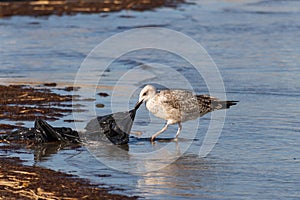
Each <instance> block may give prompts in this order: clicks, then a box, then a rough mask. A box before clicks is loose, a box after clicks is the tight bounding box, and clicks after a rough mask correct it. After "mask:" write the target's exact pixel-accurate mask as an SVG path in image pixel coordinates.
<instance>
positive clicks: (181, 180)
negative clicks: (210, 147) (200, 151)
mask: <svg viewBox="0 0 300 200" xmlns="http://www.w3.org/2000/svg"><path fill="white" fill-rule="evenodd" d="M209 169H210V167H209V165H208V164H207V163H206V162H205V161H204V160H203V159H201V158H199V157H198V156H197V155H184V156H182V157H180V158H179V159H178V160H176V161H175V162H173V163H172V164H170V165H168V166H166V167H165V168H163V169H161V170H159V171H154V172H149V173H146V174H144V175H143V176H141V177H140V179H139V180H138V182H137V187H138V188H139V189H140V190H143V192H144V193H145V194H147V195H151V196H152V195H154V196H156V195H159V196H160V197H161V196H168V197H170V196H190V197H193V196H195V197H196V196H197V192H196V191H197V190H199V189H200V188H201V187H202V185H201V180H202V178H203V177H205V176H209V174H208V173H207V171H209ZM205 179H208V178H207V177H205ZM187 180H188V181H187ZM191 183H193V184H191ZM152 197H153V196H152ZM198 197H199V196H198Z"/></svg>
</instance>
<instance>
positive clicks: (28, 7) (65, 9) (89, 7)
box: [0, 0, 183, 18]
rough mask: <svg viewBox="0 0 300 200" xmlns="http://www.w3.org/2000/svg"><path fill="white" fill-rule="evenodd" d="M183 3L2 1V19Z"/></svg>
mask: <svg viewBox="0 0 300 200" xmlns="http://www.w3.org/2000/svg"><path fill="white" fill-rule="evenodd" d="M182 2H183V1H182V0H118V1H116V0H107V1H101V0H72V1H68V0H46V1H44V0H13V1H9V0H2V1H0V18H1V17H10V16H14V15H21V16H36V17H37V16H48V15H58V16H61V15H74V14H76V13H107V12H117V11H121V10H136V11H145V10H151V9H154V8H158V7H162V6H165V7H176V5H177V4H179V3H182Z"/></svg>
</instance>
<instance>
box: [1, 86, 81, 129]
mask: <svg viewBox="0 0 300 200" xmlns="http://www.w3.org/2000/svg"><path fill="white" fill-rule="evenodd" d="M53 86H54V85H53V83H52V85H49V84H44V85H41V86H39V87H31V86H29V85H9V86H5V85H0V119H6V120H10V121H11V122H10V123H9V122H5V123H4V122H1V123H0V133H7V132H8V131H11V130H13V129H16V128H21V127H23V122H24V121H34V120H35V119H36V118H40V119H44V120H47V121H55V120H58V119H60V118H61V117H63V116H65V115H67V114H70V113H71V112H72V104H71V102H72V100H75V101H76V100H78V101H79V100H80V99H79V97H76V96H72V95H70V94H66V95H63V94H56V93H54V92H53V91H52V89H53ZM55 86H56V85H55ZM58 89H59V88H58ZM61 89H64V90H67V91H68V92H69V91H72V90H73V88H70V87H67V88H61ZM77 111H78V112H80V111H83V110H82V109H81V108H80V105H79V106H78V109H77ZM13 122H15V124H12V123H13Z"/></svg>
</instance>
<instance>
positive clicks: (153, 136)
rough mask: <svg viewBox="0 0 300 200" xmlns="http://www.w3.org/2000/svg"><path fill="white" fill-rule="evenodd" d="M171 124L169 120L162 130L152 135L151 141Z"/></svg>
mask: <svg viewBox="0 0 300 200" xmlns="http://www.w3.org/2000/svg"><path fill="white" fill-rule="evenodd" d="M169 125H170V124H169V123H168V122H167V123H166V125H165V126H164V127H163V128H162V129H161V130H160V131H158V132H157V133H155V134H154V135H152V136H151V142H153V141H154V140H155V138H156V137H157V136H158V135H159V134H161V133H162V132H164V131H165V130H167V128H168V126H169Z"/></svg>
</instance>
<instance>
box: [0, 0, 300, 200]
mask: <svg viewBox="0 0 300 200" xmlns="http://www.w3.org/2000/svg"><path fill="white" fill-rule="evenodd" d="M191 2H193V4H183V5H180V6H179V7H178V8H177V9H172V8H160V9H156V10H154V11H146V12H134V11H124V12H117V13H109V14H105V15H104V14H91V15H82V14H78V15H75V16H62V17H58V16H49V17H46V18H44V17H41V18H39V17H38V18H32V17H11V18H4V19H1V20H0V35H1V37H0V40H1V42H0V52H1V54H0V56H1V57H0V58H1V59H0V72H1V73H0V74H1V75H0V76H1V77H0V78H1V79H0V80H1V83H6V84H7V83H10V82H28V81H30V82H49V81H51V82H58V83H60V84H61V85H66V84H73V82H74V79H75V76H76V72H77V70H78V69H79V67H80V64H81V63H82V62H83V60H84V58H85V57H86V56H87V55H88V54H89V52H90V51H91V50H92V49H93V48H94V47H95V46H96V45H97V44H99V43H100V42H102V41H103V40H104V39H106V38H108V37H109V36H112V35H114V34H116V33H119V32H122V31H125V30H129V29H132V28H140V27H151V26H155V27H164V28H169V29H172V30H176V31H180V32H182V33H184V34H187V35H188V36H190V37H191V38H193V39H195V40H196V41H197V42H199V43H200V44H201V45H203V47H204V48H205V49H206V50H207V51H208V53H209V54H210V56H211V57H212V59H213V60H214V62H215V63H216V64H217V66H218V68H219V70H220V73H221V75H222V78H223V80H224V84H225V88H226V93H227V98H228V99H230V100H239V101H240V103H239V104H238V105H237V106H235V107H233V108H232V109H230V110H228V111H227V113H226V121H225V124H224V128H223V130H222V133H221V136H220V138H219V140H218V143H217V144H216V146H215V147H214V149H213V151H211V152H210V154H209V155H208V156H207V157H205V158H200V157H198V153H199V149H200V146H201V144H202V141H203V137H204V134H203V133H205V132H206V130H207V128H208V125H209V122H210V120H211V119H210V115H207V116H205V117H204V118H203V119H202V120H200V121H199V127H197V126H196V125H197V124H198V121H195V122H188V123H185V124H184V125H183V132H182V134H181V140H179V141H178V142H177V143H176V142H173V141H168V142H163V141H160V142H157V143H156V145H154V146H153V145H151V144H150V143H149V142H147V141H144V140H135V139H131V141H130V144H129V151H128V152H127V153H126V152H125V153H124V152H123V154H116V153H115V154H114V153H113V151H111V149H110V148H109V147H106V146H104V147H103V146H101V145H100V144H97V143H96V144H90V145H94V146H88V145H87V146H82V147H80V148H75V149H73V148H66V149H63V150H60V151H59V152H58V153H55V154H50V155H48V156H46V157H43V158H41V159H40V160H37V161H34V158H33V154H28V151H29V152H32V151H30V150H24V152H17V153H7V154H11V155H16V154H18V155H21V157H22V158H24V159H26V160H28V161H29V162H28V164H35V165H39V166H44V167H47V168H51V169H55V170H60V171H64V172H68V173H72V174H75V175H78V176H80V177H84V178H88V179H90V180H91V181H92V182H94V183H98V184H102V183H104V184H107V185H113V186H115V187H117V188H121V189H123V190H118V191H115V192H117V193H124V194H129V195H139V196H141V197H146V198H148V199H166V198H168V199H186V198H194V199H255V198H256V199H299V198H300V191H299V185H300V162H299V160H300V156H299V155H300V148H299V144H300V139H299V133H300V129H299V124H300V120H299V116H300V111H299V107H300V101H299V97H300V68H299V64H300V59H299V53H300V43H299V40H298V38H299V37H300V24H299V20H298V19H299V17H300V10H299V8H300V5H299V2H298V1H292V0H288V1H275V0H274V1H273V0H270V1H254V0H253V1H250V0H249V1H191ZM124 16H126V17H124ZM178 45H180V44H178ZM103 59H106V58H103ZM154 62H155V63H160V64H166V65H168V66H172V67H173V69H174V70H175V71H177V72H179V73H180V74H183V75H184V76H185V77H188V80H189V81H190V82H192V83H193V84H194V85H193V86H194V89H195V90H196V92H199V93H206V92H207V87H206V85H205V83H204V82H202V79H201V78H199V77H198V78H199V79H197V78H195V77H194V76H193V74H194V71H193V69H192V67H191V66H189V64H188V63H186V61H184V60H182V59H181V58H178V57H176V56H174V55H170V54H168V53H161V52H156V51H151V50H147V51H144V52H132V53H131V54H128V55H124V56H123V57H121V58H119V59H118V60H116V61H115V62H114V63H113V64H112V65H111V67H110V70H107V71H106V72H105V73H104V76H103V79H101V81H102V82H101V84H102V85H100V86H99V89H98V90H99V91H102V92H103V91H104V92H107V93H109V94H111V95H112V92H113V91H114V95H118V97H119V98H118V99H121V100H120V101H119V102H118V101H117V102H116V103H115V104H114V106H115V107H114V108H111V104H110V101H111V96H110V97H107V98H101V97H96V99H97V100H96V101H97V102H100V103H104V104H105V107H104V108H103V109H100V108H99V109H96V112H97V114H99V115H104V114H108V113H110V112H111V111H112V109H114V110H115V109H117V110H118V108H119V109H120V111H121V110H124V109H125V108H129V107H133V105H134V103H135V101H136V100H137V98H138V97H137V94H138V91H136V92H135V93H134V94H132V97H131V99H130V101H129V103H128V102H127V104H126V105H125V107H124V105H123V104H122V99H123V98H122V97H126V95H128V94H127V91H126V88H132V87H135V88H137V90H138V87H141V86H142V85H143V84H145V83H147V82H153V83H155V82H158V81H162V80H163V81H165V82H171V83H174V87H177V88H178V87H181V88H186V87H187V86H186V85H185V84H183V83H181V82H177V81H174V77H173V76H171V75H168V73H160V69H159V68H156V67H155V66H152V65H150V66H149V65H147V63H154ZM137 66H139V67H138V68H136V67H137ZM101 67H102V66H99V68H101ZM92 69H93V70H94V71H93V70H92V71H91V72H90V74H88V75H89V76H90V77H93V76H95V74H96V73H95V72H97V69H98V68H97V67H96V65H95V66H93V68H92ZM131 69H137V70H136V71H135V73H136V74H135V75H134V76H133V77H140V78H142V79H145V81H142V82H136V79H135V78H132V79H131V81H130V79H129V80H128V82H127V83H126V85H125V86H124V87H123V88H120V89H116V90H113V86H114V85H115V84H116V81H117V80H118V79H119V77H121V76H122V75H123V74H124V73H126V72H127V71H128V70H131ZM87 80H88V79H87ZM93 87H94V86H93V85H89V84H88V83H87V85H85V86H83V88H93ZM124 88H125V89H124ZM84 91H86V90H84ZM128 91H130V90H129V89H128ZM87 104H88V105H87V106H90V107H88V108H91V109H92V107H93V106H91V104H90V103H87ZM118 106H119V107H118ZM220 112H222V111H220ZM84 115H85V117H86V118H89V117H92V116H93V114H92V113H91V112H86V113H84ZM136 117H137V119H136V121H135V124H134V127H133V129H134V130H135V131H142V132H143V135H142V137H149V136H151V134H152V133H154V132H155V131H158V130H160V129H161V128H162V126H163V125H164V121H162V120H160V119H156V118H154V117H153V116H152V115H149V114H148V112H147V111H146V109H145V107H144V106H141V109H139V111H138V113H137V116H136ZM216 120H217V119H216ZM84 123H85V122H83V123H81V124H79V126H80V127H79V128H80V129H83V127H84ZM52 124H53V125H57V126H60V125H64V126H70V127H74V124H65V123H63V122H62V121H57V122H53V123H52ZM195 127H196V133H195V136H194V135H193V133H194V131H193V130H194V129H195ZM176 129H177V127H176V126H172V127H170V129H169V130H168V131H167V132H166V133H165V134H164V135H162V136H161V137H163V138H170V137H172V136H173V135H174V133H175V131H176ZM190 142H192V145H191V146H190V148H188V149H187V150H186V151H185V152H184V154H183V155H182V156H180V157H179V158H178V159H177V160H176V161H174V162H173V163H172V164H170V165H168V166H166V167H164V168H162V169H160V170H158V171H150V172H147V173H143V174H130V173H125V172H122V171H119V170H115V169H112V168H110V167H107V166H106V165H104V164H102V163H101V162H99V161H98V160H97V159H96V158H95V157H94V155H92V154H90V153H89V151H88V150H87V149H88V148H90V150H91V148H93V147H95V148H96V149H101V150H102V151H100V153H103V155H106V156H107V157H106V158H107V159H108V160H116V161H117V162H114V163H118V162H119V163H120V167H122V168H125V169H126V168H127V169H129V168H131V167H138V166H137V164H138V163H135V162H134V161H135V160H134V159H133V158H132V157H130V156H128V155H129V154H131V153H137V152H150V151H155V150H157V149H160V148H162V147H165V146H167V145H169V147H170V151H171V152H172V153H174V154H172V155H171V156H170V157H173V158H176V155H177V154H178V155H181V154H182V153H183V152H182V148H184V147H186V145H187V144H189V143H190ZM97 145H98V146H97ZM178 146H179V148H178ZM109 153H110V154H109ZM103 155H102V156H103ZM96 156H97V155H96ZM98 156H101V155H98ZM166 160H168V157H166ZM166 160H159V162H161V163H164V162H166ZM143 164H144V166H143V167H147V164H146V163H143ZM150 164H151V163H150ZM148 167H150V168H151V167H153V166H151V165H148Z"/></svg>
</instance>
